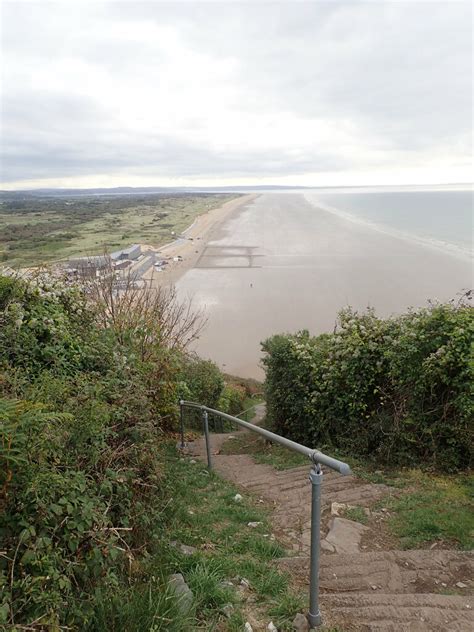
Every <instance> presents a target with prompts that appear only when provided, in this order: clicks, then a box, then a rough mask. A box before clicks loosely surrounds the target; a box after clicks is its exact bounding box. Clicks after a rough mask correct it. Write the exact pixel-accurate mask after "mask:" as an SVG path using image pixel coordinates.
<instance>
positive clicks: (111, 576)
mask: <svg viewBox="0 0 474 632" xmlns="http://www.w3.org/2000/svg"><path fill="white" fill-rule="evenodd" d="M100 296H102V295H100V294H96V293H95V292H94V291H92V289H91V287H90V286H89V287H88V286H78V285H75V284H70V283H67V282H64V281H61V280H58V279H53V278H51V277H49V276H47V275H40V276H38V277H37V278H34V279H30V280H22V279H18V278H11V277H6V276H1V275H0V541H1V542H2V556H0V588H1V598H0V627H1V626H2V625H3V624H8V625H10V626H11V627H14V626H26V627H28V629H35V628H37V629H45V628H48V629H49V628H50V629H59V627H61V626H66V627H69V628H72V629H87V626H88V625H89V624H90V623H91V621H93V618H94V616H95V615H94V612H96V610H97V607H96V606H97V604H96V603H95V596H96V595H98V594H108V595H112V594H113V591H114V587H115V586H118V585H119V584H120V583H121V582H122V584H123V577H122V578H121V576H123V574H124V573H123V570H124V568H128V569H129V568H130V567H131V565H132V562H134V560H135V558H136V557H137V556H138V555H140V556H142V555H146V553H147V549H148V547H149V546H150V543H151V542H152V539H153V538H152V533H153V529H154V528H156V527H157V526H158V525H159V521H160V520H161V514H160V511H161V510H162V508H161V507H160V505H159V502H158V499H159V491H160V486H161V482H162V471H161V465H160V462H159V458H158V448H157V439H158V438H159V437H160V436H162V433H163V431H164V430H167V429H170V428H173V426H174V424H175V423H176V418H177V401H178V397H179V393H180V392H181V391H182V390H184V391H187V392H194V393H196V395H197V397H199V398H200V399H202V398H207V400H206V401H207V402H209V403H212V404H213V403H216V402H217V400H218V398H219V395H220V392H221V390H222V384H223V382H222V378H221V377H220V374H219V371H218V370H217V367H215V365H212V363H206V362H202V361H200V360H199V359H197V358H192V359H190V358H188V357H187V356H186V355H185V346H186V343H187V341H189V340H191V339H192V337H193V335H194V333H193V332H194V331H195V326H197V324H196V321H195V320H194V318H193V315H192V312H190V311H189V309H187V308H186V307H184V308H182V307H180V305H179V304H178V303H177V301H176V295H175V294H174V293H167V294H166V295H165V294H161V295H160V297H159V300H158V298H157V299H156V301H153V300H151V299H150V297H147V295H146V294H144V293H141V294H140V295H139V296H138V297H137V295H134V297H135V298H136V299H137V301H138V302H137V304H136V305H135V303H134V301H133V300H131V299H130V296H128V295H127V294H124V295H123V296H122V297H117V296H115V297H114V298H113V307H114V309H115V308H116V309H117V310H118V312H117V311H116V312H115V314H117V313H121V314H122V315H123V318H122V317H121V318H120V319H119V322H115V321H114V319H113V318H112V317H111V316H110V313H108V312H107V308H106V307H104V305H103V304H101V303H100V302H99V298H100ZM122 300H124V301H129V302H128V304H127V305H128V307H127V309H128V312H127V313H126V310H125V306H124V304H122V303H121V301H122ZM140 301H141V303H140ZM109 306H110V304H109ZM135 307H136V309H137V310H138V312H137V313H135V314H134V313H133V310H134V309H135ZM160 310H161V311H160ZM158 311H160V320H159V321H157V324H156V323H154V321H153V314H158ZM180 323H181V324H180ZM181 326H182V327H183V329H181Z"/></svg>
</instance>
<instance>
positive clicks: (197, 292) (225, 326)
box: [177, 193, 472, 379]
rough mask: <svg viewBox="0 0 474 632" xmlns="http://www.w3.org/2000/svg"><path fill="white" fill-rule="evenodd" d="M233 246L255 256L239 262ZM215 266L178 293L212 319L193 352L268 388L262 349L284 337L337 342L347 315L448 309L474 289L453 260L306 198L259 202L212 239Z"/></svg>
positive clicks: (190, 277) (208, 263)
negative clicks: (325, 336)
mask: <svg viewBox="0 0 474 632" xmlns="http://www.w3.org/2000/svg"><path fill="white" fill-rule="evenodd" d="M236 245H239V247H241V248H242V249H245V248H246V247H248V246H249V245H251V246H252V255H251V256H250V255H248V258H247V259H246V258H245V256H244V254H240V255H239V258H238V259H237V260H236V259H235V258H234V259H233V258H232V257H233V256H234V255H235V249H236ZM213 246H215V248H214V249H213V252H212V256H210V257H208V258H207V259H206V260H205V265H202V266H201V265H200V267H199V268H196V269H194V270H193V271H192V272H191V273H189V274H187V275H186V276H185V277H184V278H182V279H181V280H180V281H179V283H178V284H177V288H178V293H179V297H180V298H183V299H187V298H192V300H193V305H194V306H195V307H196V308H198V309H205V310H206V312H207V314H208V325H207V327H206V329H205V330H204V331H203V332H202V333H201V335H200V337H199V340H197V341H196V342H195V344H194V345H193V349H194V350H195V351H196V352H197V353H198V355H200V356H201V357H203V358H210V359H212V360H213V361H214V362H216V363H217V365H218V366H219V367H220V368H221V369H223V370H224V371H225V372H227V373H231V374H233V375H238V376H241V377H253V378H256V379H261V378H262V376H263V370H262V368H261V364H260V363H261V358H262V353H261V342H262V341H263V340H266V339H267V338H269V337H270V336H273V335H275V334H278V333H281V332H288V331H293V332H295V331H301V330H308V331H309V332H310V333H311V334H312V335H318V334H321V333H326V332H328V333H329V332H331V331H333V330H334V325H335V323H336V321H337V318H338V314H339V312H340V310H341V309H344V308H346V307H348V306H351V307H352V309H354V310H356V311H360V312H364V311H365V310H366V308H367V307H368V306H370V307H372V308H374V309H375V310H376V313H377V315H378V316H379V317H382V318H387V317H390V316H391V315H395V316H396V315H398V314H400V313H403V312H405V311H407V310H408V309H410V308H418V307H425V306H427V305H428V304H429V303H430V302H436V301H440V302H446V301H449V300H452V299H456V297H458V296H460V294H461V293H462V292H463V291H464V289H465V288H466V289H467V288H469V287H471V286H472V276H471V266H470V264H469V263H468V262H466V261H464V260H461V259H458V258H457V257H453V256H452V254H451V253H447V252H442V251H440V250H438V249H435V248H428V247H426V246H422V245H421V244H419V243H416V242H412V241H407V240H404V239H401V238H400V237H399V236H394V235H389V234H386V233H385V234H383V233H382V232H380V231H377V230H373V229H372V227H369V226H367V225H364V224H361V223H355V222H352V221H348V219H347V218H345V217H341V216H338V215H336V214H334V213H330V212H328V211H327V210H324V209H322V208H317V207H316V206H315V205H314V204H312V203H310V202H309V201H308V200H306V199H305V196H304V195H302V194H301V193H300V194H296V193H294V194H291V195H289V194H286V195H279V194H268V193H267V194H265V195H261V196H260V197H259V198H258V200H256V201H255V202H254V203H253V204H252V205H250V206H249V207H248V211H246V212H245V218H244V219H243V220H242V221H241V220H240V216H239V215H238V214H236V215H235V216H233V217H232V218H231V219H230V220H229V222H226V223H225V224H222V225H221V226H219V228H218V229H217V230H216V232H215V236H213Z"/></svg>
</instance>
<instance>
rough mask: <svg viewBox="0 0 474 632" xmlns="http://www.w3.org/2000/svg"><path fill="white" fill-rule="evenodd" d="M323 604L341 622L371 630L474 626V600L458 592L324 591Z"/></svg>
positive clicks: (467, 630) (454, 630)
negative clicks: (459, 594) (379, 592)
mask: <svg viewBox="0 0 474 632" xmlns="http://www.w3.org/2000/svg"><path fill="white" fill-rule="evenodd" d="M321 604H322V609H323V614H324V610H325V609H329V610H330V611H331V613H332V615H333V618H335V620H336V621H337V622H338V623H339V625H341V626H343V625H344V623H345V622H350V623H349V625H350V626H351V627H350V628H349V629H360V630H367V631H370V632H402V631H403V632H447V631H449V632H472V630H473V629H474V615H473V613H474V611H473V605H474V603H473V600H472V599H470V598H466V597H459V596H457V595H434V594H409V595H407V594H391V593H388V594H385V593H384V594H377V593H340V594H337V595H336V594H326V595H324V596H323V597H322V598H321ZM352 624H354V625H355V626H356V627H352ZM358 626H360V627H358ZM342 629H344V630H346V629H347V628H346V627H343V628H342Z"/></svg>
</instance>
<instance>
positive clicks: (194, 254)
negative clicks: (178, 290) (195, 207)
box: [142, 193, 260, 286]
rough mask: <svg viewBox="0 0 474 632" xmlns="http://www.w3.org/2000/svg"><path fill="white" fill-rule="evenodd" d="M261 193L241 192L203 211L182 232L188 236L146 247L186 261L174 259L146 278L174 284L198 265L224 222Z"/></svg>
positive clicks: (155, 281) (165, 255) (156, 282)
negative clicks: (209, 209)
mask: <svg viewBox="0 0 474 632" xmlns="http://www.w3.org/2000/svg"><path fill="white" fill-rule="evenodd" d="M259 195H260V194H258V193H250V194H247V195H241V196H239V197H237V198H235V199H233V200H229V201H228V202H225V203H224V204H222V206H219V207H218V208H215V209H212V210H211V211H206V212H205V213H202V215H199V216H198V217H196V218H195V220H194V221H193V223H192V224H190V225H189V226H188V227H187V228H186V229H185V230H184V231H183V232H182V233H181V234H182V235H185V237H186V238H185V239H180V238H178V239H175V241H172V242H170V243H168V244H165V245H164V246H161V247H160V248H158V249H155V248H151V247H150V246H143V248H144V249H145V248H146V249H147V250H153V251H154V252H156V253H157V254H159V255H160V256H162V257H163V258H171V259H172V258H173V257H182V258H183V260H182V261H172V260H171V261H169V263H168V265H167V266H166V268H165V269H164V270H163V271H162V272H157V271H156V270H154V269H152V270H151V271H149V272H146V273H145V274H144V275H143V277H142V278H143V279H145V280H146V281H148V282H150V283H151V285H155V286H157V285H160V286H162V285H174V283H176V281H178V280H179V279H180V278H181V277H182V276H183V275H184V274H185V273H186V272H187V271H188V270H190V269H191V268H193V267H194V265H195V264H196V262H197V261H198V259H199V257H200V256H201V255H202V253H203V251H204V250H205V248H206V246H207V244H208V242H209V241H210V239H211V237H212V236H213V234H214V232H215V231H216V230H217V229H218V228H219V227H220V225H221V224H222V223H223V222H224V221H225V220H227V219H229V217H230V216H231V215H233V213H234V212H236V211H237V210H239V209H240V208H241V207H242V206H245V205H246V204H249V203H250V202H252V201H253V200H255V199H256V198H257V197H258V196H259Z"/></svg>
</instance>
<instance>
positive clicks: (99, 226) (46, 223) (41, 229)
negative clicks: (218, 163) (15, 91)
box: [0, 192, 235, 266]
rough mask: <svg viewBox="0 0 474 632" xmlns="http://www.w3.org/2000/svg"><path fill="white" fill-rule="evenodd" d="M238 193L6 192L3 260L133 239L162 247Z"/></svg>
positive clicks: (42, 257)
mask: <svg viewBox="0 0 474 632" xmlns="http://www.w3.org/2000/svg"><path fill="white" fill-rule="evenodd" d="M232 197H235V195H229V194H227V195H224V194H211V193H207V194H205V193H197V192H196V193H169V192H167V193H161V194H159V193H149V194H143V195H139V194H136V195H109V196H107V195H103V196H102V195H100V196H93V195H92V196H84V197H77V196H70V197H68V196H67V195H66V194H64V195H63V197H44V196H41V195H23V196H20V195H16V196H15V195H13V196H3V200H2V201H1V205H0V261H8V263H9V265H15V266H18V265H23V266H24V265H28V266H32V265H41V264H44V263H47V262H50V261H57V260H59V259H63V258H67V257H70V256H71V255H83V256H88V255H92V254H102V253H103V252H104V249H105V248H107V249H109V250H113V249H118V248H123V247H124V246H126V245H130V244H131V243H133V242H141V243H147V244H150V245H152V246H159V245H163V244H165V243H168V242H169V241H172V240H173V237H172V234H171V233H172V231H174V232H176V233H178V234H179V233H180V232H182V231H183V230H184V229H186V228H187V227H188V226H190V225H191V224H192V222H193V221H194V219H195V218H196V217H197V216H198V215H200V214H202V213H204V212H206V211H208V210H210V209H213V208H216V207H218V206H220V205H221V204H223V203H224V202H225V201H227V200H229V199H232Z"/></svg>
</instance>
